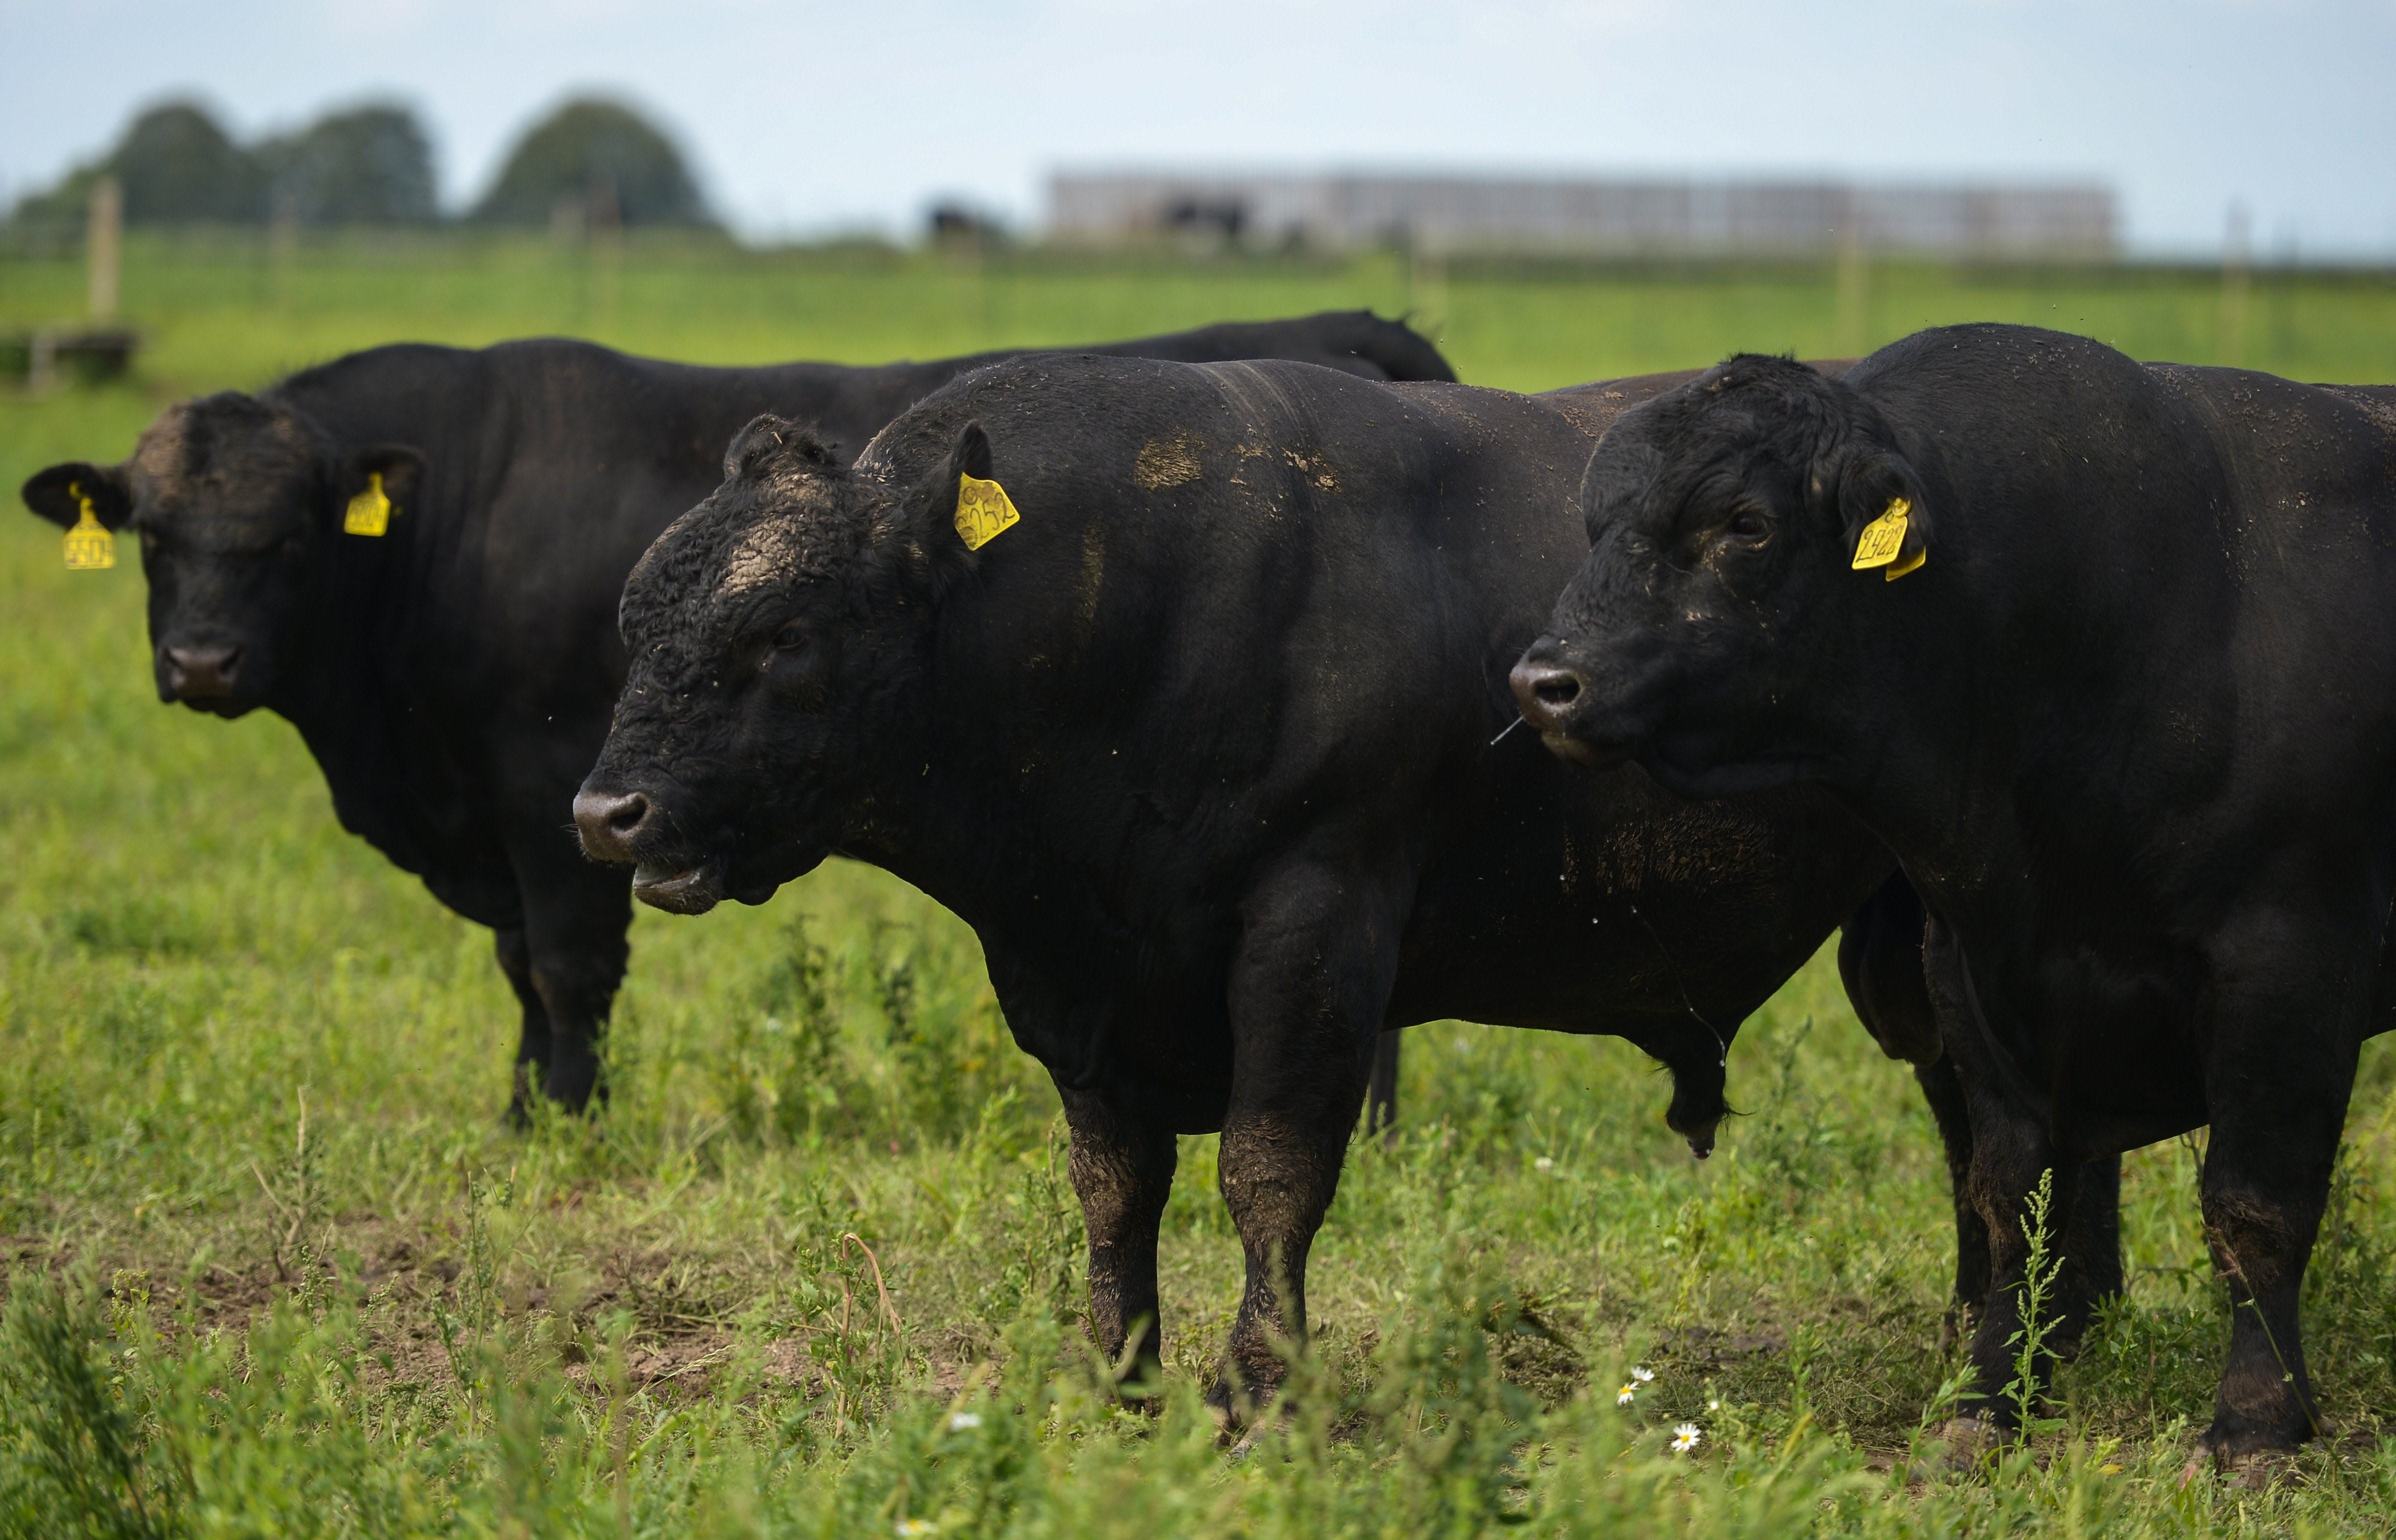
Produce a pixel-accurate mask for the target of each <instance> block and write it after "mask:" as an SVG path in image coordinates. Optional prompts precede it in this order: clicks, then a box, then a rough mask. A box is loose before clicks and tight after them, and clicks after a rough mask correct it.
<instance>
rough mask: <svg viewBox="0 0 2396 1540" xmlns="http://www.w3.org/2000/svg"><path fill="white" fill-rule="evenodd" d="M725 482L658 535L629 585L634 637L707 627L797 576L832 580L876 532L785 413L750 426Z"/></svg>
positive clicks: (839, 474)
mask: <svg viewBox="0 0 2396 1540" xmlns="http://www.w3.org/2000/svg"><path fill="white" fill-rule="evenodd" d="M724 474H725V480H724V485H721V486H719V487H717V488H716V489H715V491H714V492H713V493H712V494H711V495H710V496H709V497H708V498H707V500H706V501H704V502H702V503H700V504H699V506H698V507H696V508H694V509H692V510H691V511H689V512H687V513H686V514H684V515H683V516H682V517H681V518H679V519H677V520H675V521H674V522H673V524H672V525H670V526H669V527H668V528H667V530H666V532H665V533H664V534H662V535H660V536H659V537H658V538H657V540H656V542H655V543H654V544H652V545H651V546H650V547H649V549H648V551H646V553H644V554H643V555H642V557H641V560H640V563H639V564H637V565H636V566H634V567H633V568H632V576H631V577H630V578H627V579H626V580H625V584H624V598H623V604H622V606H621V608H620V609H619V612H618V618H619V623H620V626H621V629H622V631H623V632H624V634H625V636H626V637H628V638H629V637H631V636H632V635H633V634H634V633H635V632H640V633H643V634H647V633H650V632H653V631H656V630H657V629H658V628H659V627H661V626H676V625H682V624H686V623H688V622H689V621H692V620H697V621H699V622H700V623H701V624H702V625H704V624H706V623H707V622H708V621H711V620H712V619H714V618H716V617H719V616H721V615H724V614H726V613H728V612H735V611H739V610H742V609H745V608H747V607H748V605H749V604H750V603H751V602H752V599H753V596H754V595H756V594H757V593H758V592H760V591H763V590H765V589H766V588H769V587H771V586H773V585H775V584H777V583H779V582H781V581H783V580H786V579H790V578H829V577H831V576H832V575H833V574H834V573H835V572H836V571H837V570H838V567H839V565H840V564H841V562H842V560H843V559H844V558H845V557H847V556H849V555H850V554H852V553H853V552H854V551H856V549H857V546H858V543H859V540H861V539H862V538H864V537H865V535H866V534H867V533H868V529H869V523H868V520H867V519H866V517H865V516H864V514H863V513H862V512H852V511H850V510H849V509H848V508H847V507H846V506H845V502H844V499H843V498H841V497H840V496H839V491H840V488H841V485H842V484H843V483H844V482H845V481H846V480H847V479H848V472H846V471H843V470H842V469H841V466H840V462H839V460H838V459H837V458H834V456H833V455H832V450H831V448H830V446H828V445H825V444H824V443H823V441H822V440H820V439H819V438H817V437H816V435H815V434H814V433H813V432H811V431H808V430H807V429H805V428H804V427H801V426H799V425H798V424H796V423H792V422H788V421H785V420H783V419H782V418H777V417H771V416H766V417H760V418H757V419H756V420H754V421H752V422H751V423H750V424H749V426H748V427H746V428H744V429H742V430H741V431H740V432H739V435H738V436H737V437H735V438H734V439H733V441H732V445H731V447H730V448H729V449H727V450H726V451H725V456H724Z"/></svg>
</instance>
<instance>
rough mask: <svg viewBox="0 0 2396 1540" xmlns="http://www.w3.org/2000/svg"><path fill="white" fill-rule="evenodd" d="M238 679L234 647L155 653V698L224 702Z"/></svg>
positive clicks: (238, 662) (238, 650) (238, 659)
mask: <svg viewBox="0 0 2396 1540" xmlns="http://www.w3.org/2000/svg"><path fill="white" fill-rule="evenodd" d="M240 678H241V648H240V647H239V646H238V645H222V644H220V645H217V646H198V647H175V646H166V647H160V648H159V649H158V698H159V699H161V700H166V701H175V700H225V699H229V698H231V697H232V696H233V692H234V690H235V688H236V687H237V685H238V684H239V681H240Z"/></svg>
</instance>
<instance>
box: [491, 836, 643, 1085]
mask: <svg viewBox="0 0 2396 1540" xmlns="http://www.w3.org/2000/svg"><path fill="white" fill-rule="evenodd" d="M508 858H509V862H510V864H511V865H512V866H513V867H514V868H515V872H516V885H517V887H518V889H519V890H520V891H521V892H522V893H523V895H524V911H525V926H524V938H525V957H526V963H527V971H528V973H529V976H530V980H531V985H532V989H533V992H534V994H535V995H536V996H537V997H538V998H539V1001H540V1003H541V1007H542V1012H543V1015H545V1016H547V1018H548V1023H549V1032H548V1042H547V1045H546V1046H547V1053H546V1054H545V1055H543V1057H542V1059H541V1061H540V1063H539V1066H538V1079H537V1084H538V1087H539V1091H540V1092H541V1094H542V1095H545V1096H547V1097H548V1098H549V1099H550V1100H552V1101H553V1102H556V1103H557V1104H559V1105H560V1106H562V1107H564V1108H565V1109H566V1110H568V1111H571V1112H579V1111H581V1110H582V1109H584V1108H585V1107H587V1106H588V1105H589V1104H590V1101H591V1098H592V1095H599V1096H601V1097H602V1098H604V1097H605V1096H606V1086H605V1085H604V1084H603V1083H602V1082H601V1080H600V1065H599V1041H600V1037H601V1034H602V1033H604V1032H605V1031H606V1026H607V1016H608V1012H609V1010H610V1009H611V1008H612V1007H613V1006H614V1004H615V1001H616V989H617V987H618V986H619V985H620V984H622V983H623V981H624V965H625V963H626V962H627V961H628V960H629V958H630V956H631V948H630V947H629V946H628V944H627V943H626V940H625V936H624V933H625V931H626V930H627V929H628V928H629V927H630V926H631V924H632V879H631V876H630V874H629V873H628V872H627V871H626V870H624V869H623V868H621V867H603V866H596V865H593V864H592V862H590V861H587V860H585V859H583V857H582V853H581V852H580V851H579V849H577V848H576V847H575V845H574V843H573V842H572V841H571V840H570V839H567V838H566V836H565V835H563V834H561V833H560V832H559V831H558V830H557V829H555V828H554V827H546V828H543V829H541V830H539V831H537V832H527V833H526V835H525V836H524V837H522V838H521V839H519V840H517V841H515V842H513V843H512V844H511V845H510V848H509V851H508ZM533 1068H534V1067H533V1066H530V1065H519V1067H518V1075H519V1083H520V1085H521V1082H522V1081H524V1080H528V1079H533V1078H534V1077H533V1076H532V1075H531V1074H530V1073H528V1072H527V1071H530V1070H531V1069H533ZM519 1094H521V1092H520V1093H519Z"/></svg>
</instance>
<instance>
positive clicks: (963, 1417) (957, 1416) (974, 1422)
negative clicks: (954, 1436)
mask: <svg viewBox="0 0 2396 1540" xmlns="http://www.w3.org/2000/svg"><path fill="white" fill-rule="evenodd" d="M980 1426H981V1414H980V1413H978V1412H952V1413H950V1414H949V1431H950V1432H952V1433H962V1432H964V1431H965V1429H966V1428H968V1427H980Z"/></svg>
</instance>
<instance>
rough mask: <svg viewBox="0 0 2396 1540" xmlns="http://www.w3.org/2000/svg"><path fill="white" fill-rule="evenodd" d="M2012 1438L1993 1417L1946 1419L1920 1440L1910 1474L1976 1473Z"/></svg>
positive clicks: (1934, 1475)
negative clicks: (1934, 1430)
mask: <svg viewBox="0 0 2396 1540" xmlns="http://www.w3.org/2000/svg"><path fill="white" fill-rule="evenodd" d="M2011 1436H2012V1435H2011V1434H2010V1432H2009V1431H2008V1430H2007V1429H2005V1428H2004V1427H2000V1426H1999V1425H1998V1423H1997V1420H1996V1419H1995V1418H1994V1417H1990V1416H1977V1417H1950V1418H1948V1419H1947V1420H1946V1421H1945V1422H1944V1423H1942V1424H1940V1425H1939V1428H1938V1431H1937V1432H1936V1433H1933V1434H1932V1435H1930V1437H1929V1438H1927V1439H1924V1440H1923V1441H1922V1446H1921V1450H1920V1454H1919V1456H1918V1458H1916V1460H1915V1461H1914V1466H1913V1474H1914V1475H1915V1476H1917V1477H1923V1478H1928V1477H1937V1476H1965V1475H1970V1474H1972V1473H1973V1472H1976V1471H1977V1470H1980V1469H1981V1468H1983V1467H1986V1466H1987V1465H1988V1463H1989V1461H1990V1460H1991V1459H1992V1458H1994V1457H1995V1455H1996V1453H1997V1451H1999V1450H2000V1449H2003V1447H2004V1446H2005V1440H2007V1439H2008V1438H2010V1437H2011Z"/></svg>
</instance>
